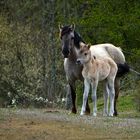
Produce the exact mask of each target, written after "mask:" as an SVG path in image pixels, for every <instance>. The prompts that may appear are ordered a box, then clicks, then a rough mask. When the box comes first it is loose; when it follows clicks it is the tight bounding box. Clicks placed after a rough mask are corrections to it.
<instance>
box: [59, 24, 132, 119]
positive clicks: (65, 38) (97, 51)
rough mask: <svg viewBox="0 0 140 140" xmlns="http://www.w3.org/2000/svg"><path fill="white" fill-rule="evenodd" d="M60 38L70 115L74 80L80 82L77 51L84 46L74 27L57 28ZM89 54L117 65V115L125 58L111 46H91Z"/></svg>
mask: <svg viewBox="0 0 140 140" xmlns="http://www.w3.org/2000/svg"><path fill="white" fill-rule="evenodd" d="M59 29H60V38H61V41H62V53H63V55H64V58H65V60H64V69H65V73H66V78H67V81H68V84H69V86H70V92H71V97H72V113H76V112H77V110H76V105H75V100H76V93H75V90H76V87H75V82H76V80H78V79H79V80H82V81H83V77H82V69H83V66H81V65H77V64H76V60H77V51H78V50H79V49H80V46H83V45H85V42H84V41H83V39H82V38H81V37H80V36H79V34H78V33H77V32H76V31H75V26H74V24H73V25H69V26H59ZM91 54H92V55H94V56H95V57H97V58H104V57H111V58H112V59H113V60H114V61H115V62H116V63H117V65H118V72H117V76H116V78H115V101H114V115H115V116H116V115H117V108H116V102H117V99H118V95H119V88H120V77H121V76H122V75H124V74H125V73H127V72H128V71H129V67H128V65H127V64H126V63H125V57H124V55H123V53H122V51H121V49H120V48H118V47H115V46H114V45H112V44H98V45H92V46H91ZM86 112H88V113H90V109H89V106H88V102H87V104H86Z"/></svg>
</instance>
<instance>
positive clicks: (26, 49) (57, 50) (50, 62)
mask: <svg viewBox="0 0 140 140" xmlns="http://www.w3.org/2000/svg"><path fill="white" fill-rule="evenodd" d="M59 23H62V24H64V25H67V24H71V23H75V25H76V31H77V32H78V33H79V34H80V35H81V36H82V38H83V39H84V41H85V42H87V43H89V42H90V43H91V44H100V43H112V44H114V45H115V46H118V47H121V48H122V50H123V52H124V54H125V57H126V60H127V63H128V64H129V65H130V66H131V67H132V68H133V69H135V70H136V71H140V36H139V35H140V1H139V0H72V1H70V0H1V1H0V106H1V107H7V106H22V107H29V106H35V107H46V106H58V105H60V106H61V105H62V104H63V101H64V100H63V99H64V98H65V97H66V89H67V88H66V85H67V82H66V78H65V73H64V69H63V56H62V54H61V41H60V38H59V28H58V25H59ZM120 90H121V95H124V96H125V95H133V94H134V102H135V103H137V106H139V107H138V108H139V109H140V78H139V76H138V75H137V74H135V73H132V72H130V73H129V74H128V75H127V76H125V77H123V78H122V80H121V88H120ZM77 92H78V95H79V97H78V98H79V100H80V99H81V97H82V89H81V87H80V86H79V87H78V89H77ZM81 100H82V99H81Z"/></svg>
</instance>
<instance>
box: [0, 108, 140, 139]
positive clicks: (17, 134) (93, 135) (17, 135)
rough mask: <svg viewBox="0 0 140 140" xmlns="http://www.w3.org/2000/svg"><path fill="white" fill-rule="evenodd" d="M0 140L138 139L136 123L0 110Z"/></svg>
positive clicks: (139, 122)
mask: <svg viewBox="0 0 140 140" xmlns="http://www.w3.org/2000/svg"><path fill="white" fill-rule="evenodd" d="M0 112H1V116H0V140H8V139H10V140H63V139H64V140H85V139H86V140H93V139H97V140H98V139H112V140H114V139H117V140H119V139H133V140H134V139H140V119H138V118H137V119H134V118H133V119H129V118H118V117H114V118H108V117H102V116H101V115H99V117H96V118H95V117H92V116H83V117H80V116H79V115H69V114H68V112H65V111H62V110H58V111H54V110H52V111H48V110H37V109H32V110H7V109H1V110H0Z"/></svg>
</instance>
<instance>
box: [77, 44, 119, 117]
mask: <svg viewBox="0 0 140 140" xmlns="http://www.w3.org/2000/svg"><path fill="white" fill-rule="evenodd" d="M77 63H79V64H83V70H82V75H83V77H84V94H83V105H82V109H81V115H84V113H85V107H86V102H87V98H88V93H89V90H90V85H91V87H92V100H93V103H94V105H93V116H96V113H97V104H96V102H97V101H96V100H97V96H96V91H97V86H98V82H99V81H103V80H104V81H105V93H104V115H105V116H106V115H109V116H113V113H114V96H115V90H114V80H115V77H116V74H117V70H118V68H117V64H116V63H115V62H114V61H113V60H112V59H111V58H109V57H106V58H104V59H96V58H95V57H94V56H92V55H91V51H90V49H89V45H84V46H82V47H81V49H80V51H79V52H78V58H77ZM108 95H109V96H110V112H109V114H108Z"/></svg>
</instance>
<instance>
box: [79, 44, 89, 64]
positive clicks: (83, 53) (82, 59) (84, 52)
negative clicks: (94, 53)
mask: <svg viewBox="0 0 140 140" xmlns="http://www.w3.org/2000/svg"><path fill="white" fill-rule="evenodd" d="M89 48H90V45H89V44H85V45H83V46H81V48H80V50H79V51H78V53H77V64H85V63H87V62H88V61H89V60H90V59H91V51H90V49H89Z"/></svg>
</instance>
